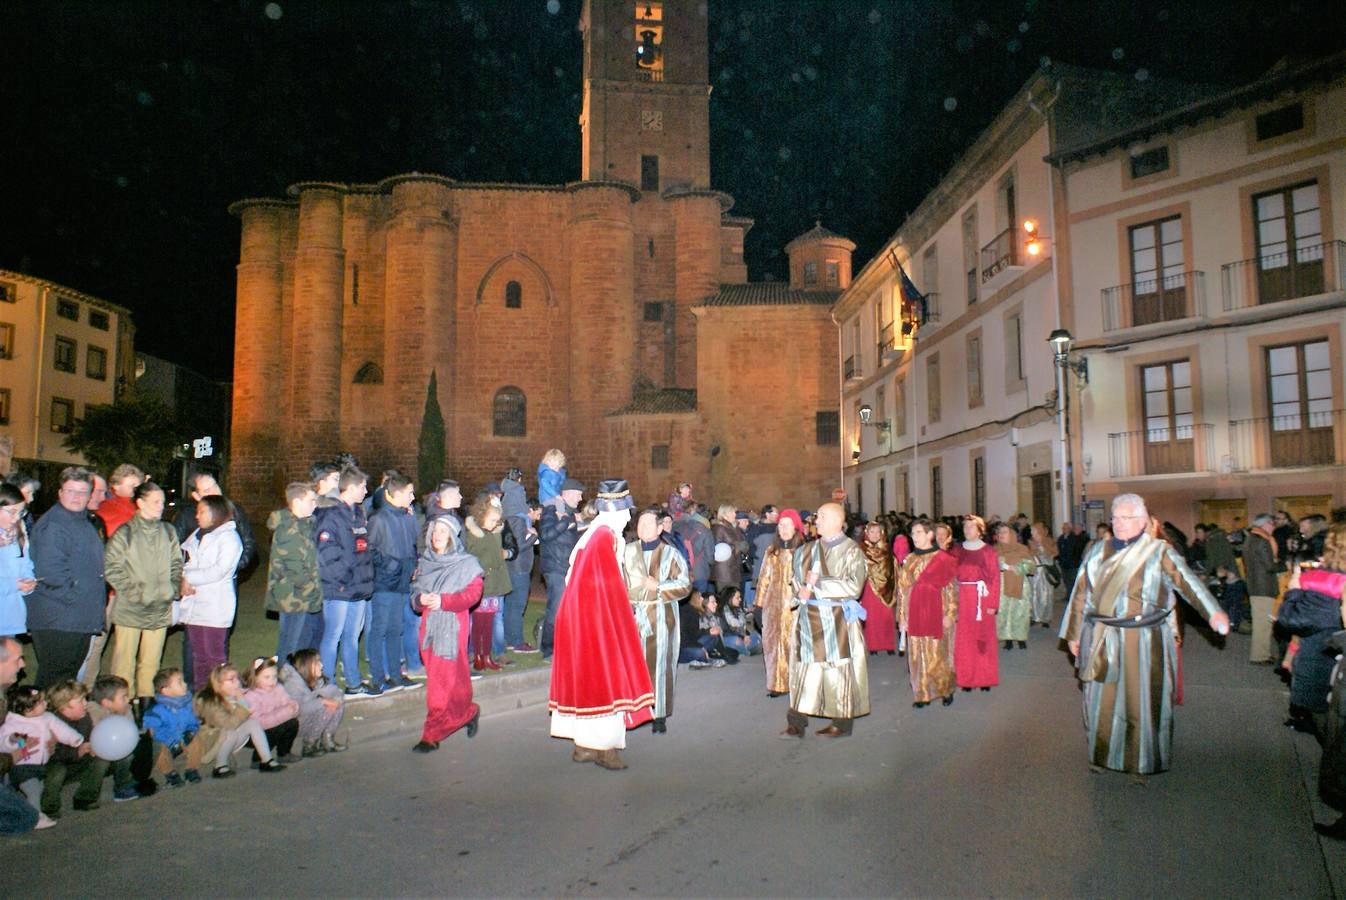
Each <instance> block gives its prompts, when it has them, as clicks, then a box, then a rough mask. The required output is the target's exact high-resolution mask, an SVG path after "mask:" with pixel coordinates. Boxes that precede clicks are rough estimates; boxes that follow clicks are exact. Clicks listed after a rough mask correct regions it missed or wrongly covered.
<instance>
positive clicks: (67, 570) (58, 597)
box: [27, 503, 107, 634]
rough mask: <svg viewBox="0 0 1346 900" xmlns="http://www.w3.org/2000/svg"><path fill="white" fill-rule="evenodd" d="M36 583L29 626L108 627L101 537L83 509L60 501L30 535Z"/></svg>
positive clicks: (48, 628)
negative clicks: (62, 504) (72, 509)
mask: <svg viewBox="0 0 1346 900" xmlns="http://www.w3.org/2000/svg"><path fill="white" fill-rule="evenodd" d="M28 547H29V551H28V552H29V553H30V554H32V557H33V572H34V574H35V576H36V577H37V587H36V588H35V589H34V590H33V592H32V593H31V594H29V595H28V598H27V603H28V630H29V631H68V632H73V633H76V634H97V633H99V632H100V631H102V630H103V629H104V628H105V627H106V622H105V620H104V612H103V611H104V608H105V607H106V606H107V585H106V584H105V583H104V581H103V541H102V539H101V538H99V536H98V531H97V529H95V528H94V527H93V524H92V523H90V522H89V517H88V516H86V515H85V514H84V513H83V512H82V511H81V512H71V511H70V510H68V509H66V508H65V507H64V506H61V505H60V504H59V503H58V504H56V505H55V506H53V507H52V508H51V509H49V510H47V511H46V512H45V513H43V514H42V518H40V519H38V520H37V524H36V525H34V526H33V530H32V531H31V532H30V533H29V535H28Z"/></svg>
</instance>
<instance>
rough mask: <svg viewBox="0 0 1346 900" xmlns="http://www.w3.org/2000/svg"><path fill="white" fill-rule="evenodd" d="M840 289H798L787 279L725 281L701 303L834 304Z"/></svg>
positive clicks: (732, 304)
mask: <svg viewBox="0 0 1346 900" xmlns="http://www.w3.org/2000/svg"><path fill="white" fill-rule="evenodd" d="M840 296H841V291H796V290H791V289H790V285H789V282H785V281H755V282H751V283H749V284H722V285H720V292H719V293H718V294H716V295H715V296H714V297H707V298H706V299H705V300H703V301H701V303H700V304H699V305H700V306H831V305H832V303H833V301H835V300H836V299H837V298H838V297H840Z"/></svg>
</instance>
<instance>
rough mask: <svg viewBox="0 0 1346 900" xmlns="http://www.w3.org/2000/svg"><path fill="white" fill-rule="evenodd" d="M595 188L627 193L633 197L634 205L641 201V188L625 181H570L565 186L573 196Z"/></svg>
mask: <svg viewBox="0 0 1346 900" xmlns="http://www.w3.org/2000/svg"><path fill="white" fill-rule="evenodd" d="M594 188H615V189H617V190H620V191H626V193H627V194H628V195H629V196H630V197H631V202H632V203H635V202H636V201H637V200H639V199H640V190H639V188H637V187H636V186H635V185H631V184H627V183H626V182H625V181H570V182H567V183H566V186H565V190H566V192H567V193H571V194H574V193H577V192H578V191H584V190H591V189H594Z"/></svg>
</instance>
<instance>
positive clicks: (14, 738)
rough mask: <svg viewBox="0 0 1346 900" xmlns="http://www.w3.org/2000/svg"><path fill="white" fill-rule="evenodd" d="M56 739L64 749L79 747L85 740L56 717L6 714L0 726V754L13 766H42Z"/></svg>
mask: <svg viewBox="0 0 1346 900" xmlns="http://www.w3.org/2000/svg"><path fill="white" fill-rule="evenodd" d="M53 739H55V740H56V741H57V742H58V743H61V744H65V745H66V746H67V747H78V746H79V745H80V744H82V743H84V736H83V735H82V734H80V733H79V732H78V731H76V730H75V729H73V728H71V727H70V726H69V725H67V724H66V723H65V720H64V719H62V718H61V717H60V716H58V715H56V714H55V713H43V714H42V715H40V716H22V715H19V714H18V713H16V712H11V713H6V714H5V717H4V722H3V723H0V753H9V754H12V755H13V757H14V763H15V765H20V766H41V765H44V764H46V762H47V760H49V759H50V758H51V746H50V742H51V741H52V740H53Z"/></svg>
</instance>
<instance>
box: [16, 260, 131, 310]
mask: <svg viewBox="0 0 1346 900" xmlns="http://www.w3.org/2000/svg"><path fill="white" fill-rule="evenodd" d="M0 281H22V282H25V283H27V284H31V285H34V286H35V287H40V288H46V289H47V290H49V291H52V292H54V293H57V294H60V295H61V296H62V297H68V298H69V299H71V300H79V301H80V302H82V303H87V304H89V305H90V306H96V307H98V308H99V309H103V310H107V311H108V312H114V313H116V314H117V315H118V316H121V317H123V318H126V319H129V318H131V310H129V309H127V308H126V307H125V306H119V305H118V304H116V303H113V302H111V301H109V300H104V299H103V298H102V297H95V296H94V295H93V294H86V293H84V292H83V291H77V290H75V289H74V288H70V287H66V286H65V285H63V284H57V283H56V282H54V281H48V280H47V279H45V278H36V277H34V276H32V275H25V274H23V273H22V272H11V271H10V270H9V269H0Z"/></svg>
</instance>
